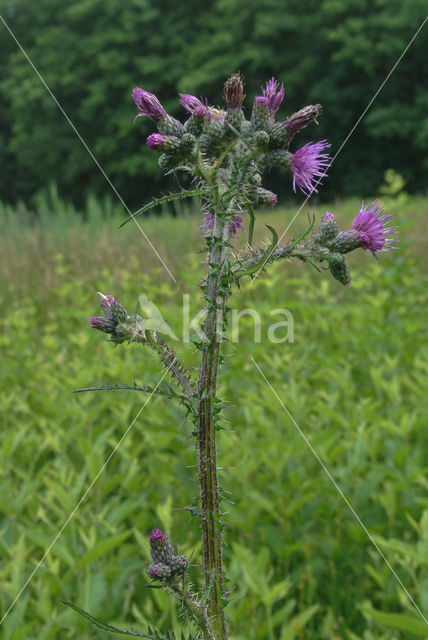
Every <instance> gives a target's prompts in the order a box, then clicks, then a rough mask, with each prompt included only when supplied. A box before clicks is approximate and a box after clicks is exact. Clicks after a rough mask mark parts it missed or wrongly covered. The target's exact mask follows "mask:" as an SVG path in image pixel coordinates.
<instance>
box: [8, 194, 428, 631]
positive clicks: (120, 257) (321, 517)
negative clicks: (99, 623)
mask: <svg viewBox="0 0 428 640" xmlns="http://www.w3.org/2000/svg"><path fill="white" fill-rule="evenodd" d="M384 200H385V202H386V203H388V204H389V205H390V207H391V209H392V210H394V211H395V213H396V220H397V224H398V225H399V227H400V230H401V232H400V249H399V250H398V251H395V252H391V253H389V254H383V255H381V256H380V259H379V260H375V259H373V258H372V257H371V255H370V254H368V253H367V252H363V251H358V252H354V253H353V254H352V256H351V258H350V260H349V263H350V267H351V272H352V276H353V282H352V286H350V287H343V286H342V285H340V284H339V283H337V282H336V281H334V280H333V279H332V278H331V277H329V274H328V273H326V272H323V271H321V272H317V271H316V270H314V269H309V268H308V267H307V266H306V265H302V264H294V263H293V264H291V263H290V264H285V263H281V264H277V265H275V266H274V267H273V268H272V270H271V277H270V278H269V280H267V279H266V278H264V277H263V274H261V275H260V277H259V278H258V279H257V280H256V282H255V283H251V282H250V281H247V282H246V281H244V280H243V281H242V287H241V292H240V295H239V296H235V297H234V299H233V304H234V305H236V308H238V309H244V308H249V307H251V308H254V309H257V311H258V313H259V314H260V316H261V319H262V340H261V342H255V341H254V339H253V322H252V319H251V317H249V316H246V317H243V318H242V321H241V323H240V330H241V333H240V340H239V342H238V343H236V344H235V345H234V346H232V345H230V347H229V348H228V356H229V357H228V358H227V359H226V364H225V366H224V367H223V369H222V374H221V389H220V396H224V397H225V398H226V399H227V401H228V402H229V403H230V407H229V409H228V411H227V418H228V420H229V421H230V432H226V431H222V432H220V434H219V457H220V463H221V465H222V466H223V467H227V469H225V470H224V471H222V477H221V480H222V484H223V486H224V487H225V488H226V489H227V490H228V491H230V498H231V501H232V503H231V504H230V505H229V507H230V509H229V514H228V515H227V521H228V522H229V523H230V524H229V526H228V527H226V529H225V537H226V541H227V547H226V550H225V565H226V571H227V576H228V578H229V579H230V583H229V584H230V587H231V588H233V591H232V593H231V595H230V597H231V598H232V599H233V601H232V602H231V603H230V604H229V605H228V607H227V609H226V612H227V615H228V619H229V621H230V628H231V640H293V639H297V638H300V639H308V640H309V639H311V640H321V639H326V640H327V639H328V640H339V639H340V640H341V639H345V640H403V639H406V640H407V639H408V640H413V639H421V638H428V627H427V625H426V623H425V622H424V621H423V619H422V617H421V616H420V615H419V614H418V612H417V611H416V610H415V607H414V606H413V604H412V602H411V601H410V598H409V596H408V594H410V595H411V596H412V598H413V599H414V600H415V602H416V603H417V605H418V606H419V607H420V609H421V610H422V611H423V612H425V615H427V612H428V571H427V567H428V494H427V487H428V482H427V460H428V432H427V428H426V425H427V418H428V403H427V386H428V364H427V363H428V357H427V356H428V330H427V311H428V296H427V288H428V256H427V251H426V237H427V234H426V218H427V214H428V199H427V198H422V197H420V198H416V197H414V198H409V197H404V196H403V197H394V198H393V197H392V196H391V198H388V196H385V197H384ZM359 204H360V202H359V201H357V200H356V199H349V200H346V201H340V200H338V201H337V202H335V203H331V204H329V205H322V206H317V205H315V204H310V205H309V206H307V207H305V208H304V210H303V211H302V212H301V213H300V214H299V216H298V218H297V219H296V221H295V223H294V224H293V226H292V228H291V229H290V232H289V233H290V234H293V235H294V234H295V233H298V232H299V231H300V232H302V231H303V230H304V229H305V225H306V224H307V214H308V213H312V212H317V213H318V214H319V215H320V214H321V213H322V212H323V211H325V210H330V211H333V212H334V213H335V214H336V217H337V218H338V220H339V221H340V224H341V226H342V228H346V227H347V225H349V223H350V222H351V220H352V218H353V217H354V215H355V214H356V213H357V211H358V209H359ZM296 210H297V207H291V206H290V207H287V208H278V209H273V210H272V211H266V212H263V213H262V214H261V215H260V217H259V218H258V221H257V229H256V236H257V238H258V240H259V241H264V240H266V239H267V234H266V229H265V227H264V224H263V223H265V222H267V223H269V224H272V225H273V226H274V227H275V228H276V229H277V230H278V232H280V233H281V232H282V231H283V230H284V229H285V228H286V226H287V224H288V222H289V221H290V220H291V219H292V217H293V215H294V213H295V212H296ZM122 219H123V211H122V210H121V208H120V206H119V205H118V204H116V203H113V201H112V200H111V199H109V198H107V199H106V200H105V201H104V202H100V201H96V200H95V199H92V198H89V199H88V202H87V206H86V208H85V210H83V211H80V212H77V211H76V210H75V209H74V208H73V207H72V206H70V205H67V204H66V203H64V202H62V201H61V200H60V199H59V197H58V194H57V193H56V191H55V189H51V191H50V193H49V195H47V196H44V197H43V198H41V199H40V201H39V202H38V203H36V206H35V210H34V211H33V212H29V211H27V210H26V208H25V207H24V206H21V207H19V206H18V207H16V208H15V209H13V210H12V209H11V208H9V207H7V206H1V207H0V294H1V298H0V299H1V303H2V304H1V310H0V317H1V325H2V327H1V334H0V343H1V353H2V367H1V374H0V375H1V382H0V385H1V400H0V401H1V408H2V415H3V419H2V437H1V442H0V460H1V465H0V549H1V563H0V617H1V615H3V614H4V613H5V612H6V610H7V608H8V607H9V605H10V603H11V602H12V601H13V599H14V598H15V596H16V595H17V593H18V592H19V590H20V589H21V587H22V586H23V585H24V583H25V581H26V579H27V578H28V576H29V575H30V574H31V572H32V571H33V569H34V568H35V567H36V565H37V563H38V562H39V560H40V558H41V557H42V556H43V554H44V552H45V550H46V549H47V547H48V546H49V545H50V543H51V541H52V540H53V538H54V537H55V535H56V534H57V532H58V530H59V529H60V528H61V526H62V525H63V524H64V522H65V521H66V520H67V517H68V515H69V514H70V513H71V512H72V510H73V509H74V507H75V506H76V504H77V503H78V502H79V500H80V499H81V497H82V495H83V494H84V492H85V490H86V489H87V487H88V486H89V484H90V483H91V481H92V480H93V479H94V478H95V477H96V476H97V474H98V472H99V470H100V469H101V467H102V466H103V464H104V462H105V460H106V459H107V458H108V457H109V455H110V454H111V452H112V451H113V449H114V447H115V445H116V443H117V442H118V441H119V440H120V438H121V436H122V435H123V434H124V432H125V431H126V429H127V427H128V426H129V425H130V423H131V422H132V420H133V419H134V418H135V416H136V415H137V414H138V412H139V410H140V409H141V407H142V405H143V404H144V402H145V401H146V397H145V396H143V395H142V394H138V393H132V392H125V391H115V392H111V393H101V392H100V393H86V394H72V390H73V389H77V388H81V387H86V386H92V385H99V384H113V383H121V384H132V383H133V382H134V381H136V382H137V384H143V383H146V384H147V383H148V384H156V383H157V381H158V380H159V377H160V375H161V370H160V366H159V363H158V361H157V360H156V359H155V358H154V357H152V356H151V354H150V353H148V352H147V351H145V350H143V349H141V348H138V347H137V346H133V345H131V346H125V345H122V346H120V347H118V348H113V346H112V345H111V344H108V343H107V342H106V341H105V340H104V336H103V335H102V334H100V333H98V332H95V331H93V330H91V329H90V328H89V327H88V318H89V316H90V315H93V314H97V313H98V309H99V302H98V298H97V296H96V292H97V291H102V292H103V293H110V294H113V295H115V296H116V297H117V298H118V299H120V300H121V301H122V302H123V303H124V304H125V305H126V306H127V307H128V308H133V307H137V305H138V298H139V296H140V295H141V294H143V295H146V296H147V297H148V298H149V299H150V300H151V301H153V302H154V303H155V304H156V306H157V308H158V309H159V311H160V312H161V314H162V316H163V318H164V319H165V321H166V322H167V323H168V325H169V326H170V327H171V329H172V331H174V333H176V334H177V335H181V322H182V309H181V304H182V296H183V294H188V295H189V304H190V312H191V314H193V313H194V312H196V311H198V310H199V309H200V307H201V299H200V291H199V289H198V287H197V283H198V281H199V279H200V278H201V277H202V275H203V265H202V264H201V262H202V260H203V254H199V253H198V250H199V248H200V247H201V237H200V231H199V230H198V229H197V227H198V226H199V224H200V215H199V214H197V213H195V212H194V211H192V209H191V208H189V206H185V205H184V204H180V205H179V206H178V205H177V207H176V208H175V210H174V211H173V212H169V213H168V212H166V211H165V212H163V215H162V216H150V217H147V218H144V219H140V220H139V222H140V224H141V225H142V228H143V229H144V231H145V233H146V234H147V236H148V237H149V238H150V240H151V242H152V243H153V245H154V246H155V247H156V249H157V250H158V252H159V254H160V255H161V256H162V257H163V259H164V260H165V262H166V264H167V265H168V268H169V269H170V270H171V272H172V274H173V275H174V277H175V279H176V283H174V282H173V280H172V279H171V278H170V277H169V276H168V274H167V273H166V271H165V270H164V268H163V267H162V265H161V264H160V262H159V260H158V259H157V258H156V256H155V255H154V253H153V252H152V250H151V249H150V247H149V246H148V244H147V242H146V240H145V239H144V237H143V236H142V234H141V233H140V231H139V230H138V229H137V228H136V226H135V225H134V224H133V223H131V224H129V225H128V226H127V227H125V228H124V229H122V230H118V225H119V223H120V221H121V220H122ZM244 224H245V222H244ZM287 235H288V234H287ZM242 246H243V239H242V238H241V239H240V240H239V241H238V242H237V251H239V249H240V248H242ZM278 308H286V309H288V310H289V311H290V312H291V313H292V315H293V318H294V342H293V343H291V342H285V343H283V344H273V343H271V342H270V341H269V340H268V339H267V338H266V331H267V327H268V326H269V324H270V323H271V322H272V311H273V310H275V309H278ZM173 346H174V348H176V349H177V351H178V352H179V353H180V355H181V356H182V357H183V359H185V361H186V362H188V363H190V364H191V363H192V361H193V357H194V356H193V352H192V345H191V344H182V343H181V342H180V340H177V341H174V343H173ZM252 358H254V360H255V361H256V362H257V364H258V365H259V366H260V368H261V369H262V371H263V372H264V373H265V375H266V376H267V378H268V379H269V382H270V383H271V384H272V386H273V389H274V390H275V391H276V393H277V394H278V396H279V398H280V399H281V400H282V402H283V403H284V405H285V406H286V408H287V409H288V411H289V412H290V414H291V415H292V417H293V419H294V420H295V422H296V423H297V425H299V427H300V428H301V430H302V432H303V433H304V434H305V436H306V437H307V438H308V440H309V442H310V443H311V445H312V446H313V448H314V449H315V451H316V452H317V454H318V455H319V456H320V458H321V459H322V460H323V462H324V463H325V465H326V467H327V468H328V470H329V472H330V473H331V475H332V477H333V478H334V479H335V481H336V482H337V483H338V485H339V486H340V488H341V489H342V491H343V493H344V495H345V496H346V498H347V499H348V500H349V502H350V504H351V505H352V507H353V508H354V509H355V511H356V513H357V514H358V516H359V517H360V518H361V521H362V522H363V523H364V525H365V526H366V527H367V529H368V531H369V532H370V534H371V535H372V536H373V539H374V541H375V542H376V544H377V545H379V547H380V548H381V549H382V551H383V553H384V554H385V556H386V557H387V558H388V561H389V562H390V563H391V565H392V567H393V568H394V571H395V572H396V574H397V576H398V577H399V578H400V580H401V581H402V583H403V584H404V586H405V588H406V590H407V592H408V593H407V594H406V592H405V591H404V590H403V589H402V588H401V586H400V585H399V583H398V581H397V579H396V577H395V576H394V575H393V574H392V572H391V570H390V568H389V567H388V566H387V565H386V563H385V561H384V560H383V559H382V557H381V556H380V554H379V552H378V551H377V550H376V548H375V546H374V545H373V542H371V541H370V540H369V538H368V536H367V533H366V532H365V531H364V529H363V528H362V526H361V524H360V523H359V522H358V521H357V519H356V518H355V516H354V515H353V513H352V512H351V511H350V509H349V508H348V506H347V504H346V503H345V502H344V500H343V499H342V497H341V496H340V495H339V493H338V491H337V489H336V488H335V487H334V486H333V484H332V482H331V479H330V478H329V477H328V475H327V474H326V473H325V471H324V470H323V469H322V467H321V466H320V463H319V461H318V460H317V459H316V457H315V456H314V454H313V453H312V452H311V450H310V448H309V447H308V444H307V443H306V442H305V440H304V439H303V438H302V436H301V434H300V433H299V431H298V430H297V429H296V427H295V425H294V424H293V421H292V420H291V419H290V417H289V416H288V415H287V412H286V411H285V410H284V409H283V408H282V406H281V404H280V402H279V401H278V399H277V398H276V397H275V395H274V394H273V393H272V391H271V390H270V388H269V387H268V385H267V384H266V382H265V381H264V380H263V378H262V376H261V375H260V373H259V372H258V371H257V369H256V367H255V366H254V364H253V361H252ZM191 430H192V425H191V424H190V422H188V421H187V420H186V416H185V415H184V412H183V411H182V409H181V408H180V407H177V406H175V405H174V404H172V403H168V402H167V401H166V400H165V399H163V398H155V397H154V398H152V399H151V400H150V403H149V404H148V405H147V406H146V407H145V409H144V411H142V413H141V415H140V416H139V417H138V419H137V421H136V422H135V424H134V425H133V427H132V429H131V430H130V431H129V433H128V435H127V436H126V438H125V440H124V441H123V442H122V444H121V445H120V447H119V448H118V450H117V451H116V453H115V454H114V456H113V457H112V459H111V460H110V462H109V463H108V465H107V468H106V469H105V470H104V471H103V473H102V474H101V475H100V476H99V478H98V479H97V481H96V483H95V485H94V486H93V488H92V490H91V491H90V492H89V494H88V495H87V497H86V498H85V500H84V501H83V502H82V504H81V505H80V507H79V509H78V511H77V513H76V514H75V515H74V517H73V518H72V519H71V521H70V522H69V524H68V525H67V527H66V528H65V529H64V531H63V533H62V534H61V536H60V537H59V539H58V541H57V542H56V544H55V545H54V546H53V548H52V549H51V551H50V553H49V554H48V556H47V557H46V559H45V561H44V562H43V564H42V565H41V566H40V568H39V569H38V570H37V572H36V573H35V575H34V577H33V578H32V579H31V581H30V583H29V584H28V586H27V588H26V589H25V590H24V591H23V593H22V595H21V597H20V598H19V599H18V601H17V603H16V604H15V606H14V607H13V608H12V610H11V612H10V613H9V614H8V615H7V617H6V619H5V621H4V622H3V625H2V631H3V636H2V637H3V638H4V639H5V640H35V639H36V638H37V640H52V639H54V640H59V639H77V638H87V639H89V638H94V639H95V638H105V637H108V636H107V634H106V633H105V632H102V631H100V630H97V629H96V628H94V627H91V626H90V625H89V624H88V623H87V622H86V621H84V620H83V619H81V618H80V617H78V616H77V615H76V614H75V613H74V612H73V611H71V610H70V609H68V608H67V607H65V606H64V605H63V604H62V603H61V600H71V601H73V602H75V603H76V604H78V605H79V606H81V607H83V608H85V609H87V610H89V611H90V612H91V613H93V614H94V615H98V616H99V617H101V618H102V619H106V620H108V621H110V622H115V623H117V624H119V626H123V627H126V628H129V627H131V626H134V627H135V628H137V629H140V630H141V631H146V630H147V627H148V624H152V625H155V626H156V628H157V629H159V630H163V631H167V630H168V629H174V630H176V632H177V638H180V632H179V631H178V627H179V617H178V616H179V612H178V611H176V609H175V606H174V604H173V602H172V600H170V599H169V598H168V596H167V594H166V593H164V592H163V591H161V590H153V589H147V588H145V585H146V584H147V581H148V580H147V577H146V575H145V567H146V562H147V561H148V560H149V550H148V544H147V534H148V532H149V531H150V529H151V528H153V527H155V526H161V527H162V528H163V529H165V530H166V532H167V533H168V536H169V537H170V538H171V539H172V540H173V541H174V542H175V543H176V544H177V545H178V547H179V549H180V551H181V552H183V553H186V554H189V555H190V554H191V553H192V552H193V563H194V565H198V563H199V562H200V546H199V529H198V522H197V520H196V519H195V518H192V517H191V512H190V511H188V510H182V509H183V507H186V506H189V505H191V504H192V502H193V500H194V498H195V496H196V492H197V485H196V484H195V474H194V469H193V467H192V465H194V464H195V461H196V451H195V448H194V444H193V440H192V437H191ZM199 572H200V569H199V567H198V566H194V567H193V568H192V570H191V575H192V578H193V579H194V580H195V581H198V579H199Z"/></svg>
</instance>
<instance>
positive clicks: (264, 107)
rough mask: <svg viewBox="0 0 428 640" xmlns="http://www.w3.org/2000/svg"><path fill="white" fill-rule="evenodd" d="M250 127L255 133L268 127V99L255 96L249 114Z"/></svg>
mask: <svg viewBox="0 0 428 640" xmlns="http://www.w3.org/2000/svg"><path fill="white" fill-rule="evenodd" d="M251 125H252V127H253V129H254V130H255V131H259V130H260V129H262V130H266V128H267V127H268V125H269V99H268V98H265V97H264V96H256V97H255V98H254V103H253V111H252V114H251Z"/></svg>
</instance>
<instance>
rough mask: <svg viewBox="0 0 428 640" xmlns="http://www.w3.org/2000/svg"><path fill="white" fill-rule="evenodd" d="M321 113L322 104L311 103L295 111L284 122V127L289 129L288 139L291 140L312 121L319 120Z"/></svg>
mask: <svg viewBox="0 0 428 640" xmlns="http://www.w3.org/2000/svg"><path fill="white" fill-rule="evenodd" d="M320 113H321V105H320V104H310V105H308V106H307V107H303V109H300V111H296V113H293V115H291V116H290V117H289V118H287V120H284V122H282V125H283V127H284V128H285V129H286V131H287V136H288V140H289V141H290V140H291V139H292V138H294V136H295V135H296V133H299V131H301V130H302V129H304V128H305V127H307V126H308V124H310V123H311V122H317V117H318V116H319V115H320Z"/></svg>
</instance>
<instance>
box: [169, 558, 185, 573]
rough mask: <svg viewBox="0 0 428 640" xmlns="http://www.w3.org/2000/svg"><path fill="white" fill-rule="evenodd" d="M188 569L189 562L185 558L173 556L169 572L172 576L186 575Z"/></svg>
mask: <svg viewBox="0 0 428 640" xmlns="http://www.w3.org/2000/svg"><path fill="white" fill-rule="evenodd" d="M188 567H189V561H188V559H187V558H186V557H185V556H181V555H180V556H175V558H174V560H173V561H172V564H171V570H172V573H173V574H176V575H179V576H182V575H184V574H185V573H186V571H187V569H188Z"/></svg>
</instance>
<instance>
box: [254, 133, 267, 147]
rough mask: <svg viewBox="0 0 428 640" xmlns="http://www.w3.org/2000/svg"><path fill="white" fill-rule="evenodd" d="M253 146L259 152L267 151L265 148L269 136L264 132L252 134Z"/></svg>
mask: <svg viewBox="0 0 428 640" xmlns="http://www.w3.org/2000/svg"><path fill="white" fill-rule="evenodd" d="M254 144H255V145H256V147H258V148H259V149H260V150H265V149H267V146H268V144H269V134H268V133H266V131H256V133H255V134H254Z"/></svg>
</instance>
